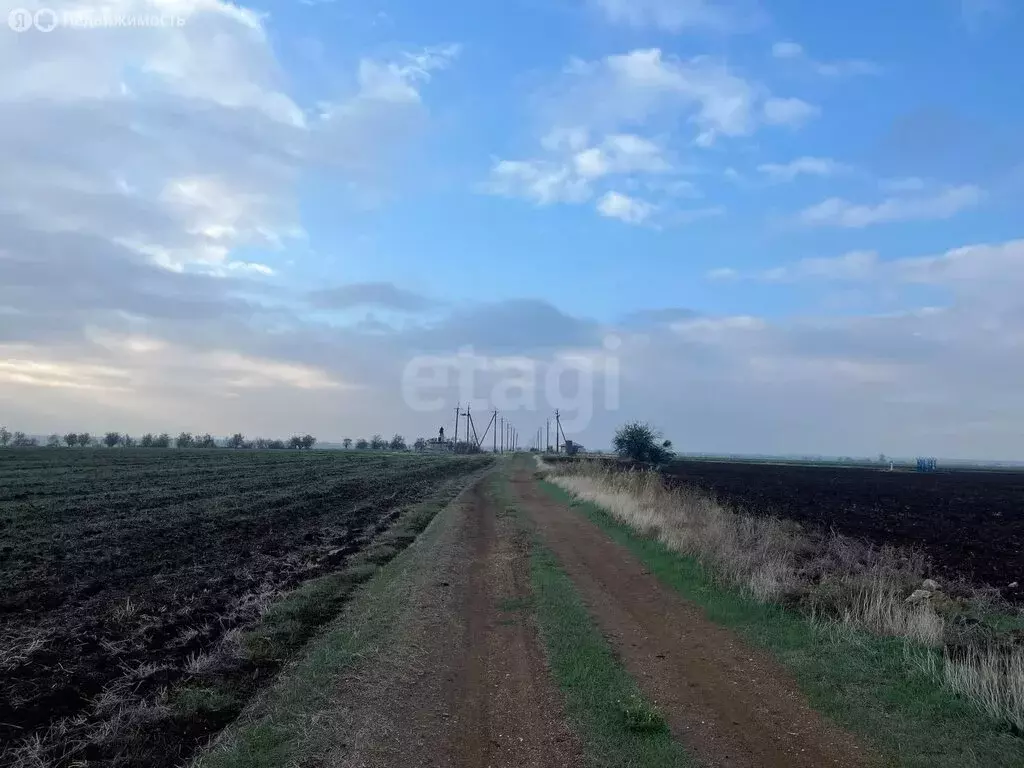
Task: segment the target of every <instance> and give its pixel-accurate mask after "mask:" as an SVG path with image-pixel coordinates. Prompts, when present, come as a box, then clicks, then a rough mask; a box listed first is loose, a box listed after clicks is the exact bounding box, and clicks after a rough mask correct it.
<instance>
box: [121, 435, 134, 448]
mask: <svg viewBox="0 0 1024 768" xmlns="http://www.w3.org/2000/svg"><path fill="white" fill-rule="evenodd" d="M121 445H123V446H124V447H125V448H134V447H135V438H134V437H132V436H131V435H129V434H128V433H127V432H125V433H124V435H122V436H121Z"/></svg>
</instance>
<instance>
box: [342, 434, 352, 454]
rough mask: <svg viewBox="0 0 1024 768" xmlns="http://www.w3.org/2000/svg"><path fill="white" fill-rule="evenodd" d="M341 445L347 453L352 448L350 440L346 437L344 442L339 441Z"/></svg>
mask: <svg viewBox="0 0 1024 768" xmlns="http://www.w3.org/2000/svg"><path fill="white" fill-rule="evenodd" d="M341 445H342V447H343V448H344V449H345V450H346V451H347V450H348V449H349V448H351V447H352V438H351V437H346V438H345V439H344V440H342V441H341Z"/></svg>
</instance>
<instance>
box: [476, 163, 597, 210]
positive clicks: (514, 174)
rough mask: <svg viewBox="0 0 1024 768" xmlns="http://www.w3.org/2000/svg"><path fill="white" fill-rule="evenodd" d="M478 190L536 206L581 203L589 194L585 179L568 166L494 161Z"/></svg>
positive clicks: (589, 190)
mask: <svg viewBox="0 0 1024 768" xmlns="http://www.w3.org/2000/svg"><path fill="white" fill-rule="evenodd" d="M482 188H483V190H484V191H485V192H488V193H490V194H493V195H502V196H505V197H521V198H525V199H527V200H531V201H533V202H535V203H537V204H538V205H550V204H551V203H582V202H584V201H586V200H587V199H588V198H590V196H591V194H592V192H591V189H590V186H589V185H588V183H587V179H586V177H581V176H579V175H577V173H576V172H575V171H574V170H573V169H572V168H571V167H570V166H568V165H563V164H559V163H556V162H548V161H544V160H498V161H497V162H496V163H495V164H494V166H493V167H492V168H491V174H490V179H489V180H488V181H487V182H486V183H485V184H484V185H483V187H482Z"/></svg>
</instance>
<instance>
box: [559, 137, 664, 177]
mask: <svg viewBox="0 0 1024 768" xmlns="http://www.w3.org/2000/svg"><path fill="white" fill-rule="evenodd" d="M573 162H574V165H575V167H576V172H577V173H578V174H579V175H580V176H583V177H584V178H591V179H593V178H599V177H601V176H606V175H608V174H630V173H668V172H670V171H671V170H672V166H671V164H670V163H669V161H668V160H667V159H666V158H665V153H664V150H663V149H662V148H661V147H660V146H658V145H657V144H656V143H655V142H653V141H650V140H648V139H645V138H643V137H641V136H636V135H634V134H629V133H616V134H612V135H610V136H607V137H605V139H604V141H603V142H602V144H601V145H600V146H597V147H590V148H589V149H585V150H583V151H581V152H578V153H577V154H576V155H575V157H574V158H573Z"/></svg>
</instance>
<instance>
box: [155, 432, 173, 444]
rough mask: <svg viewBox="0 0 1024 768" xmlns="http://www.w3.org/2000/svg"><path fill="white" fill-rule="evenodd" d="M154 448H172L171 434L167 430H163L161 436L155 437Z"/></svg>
mask: <svg viewBox="0 0 1024 768" xmlns="http://www.w3.org/2000/svg"><path fill="white" fill-rule="evenodd" d="M153 447H154V448H170V447H171V436H170V435H168V434H167V433H166V432H161V433H160V436H159V437H155V438H153Z"/></svg>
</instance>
